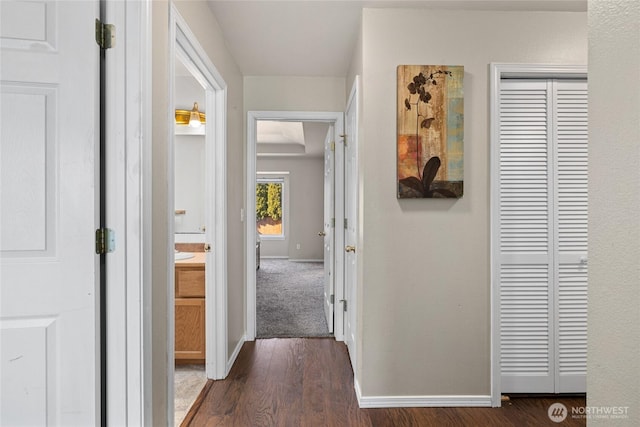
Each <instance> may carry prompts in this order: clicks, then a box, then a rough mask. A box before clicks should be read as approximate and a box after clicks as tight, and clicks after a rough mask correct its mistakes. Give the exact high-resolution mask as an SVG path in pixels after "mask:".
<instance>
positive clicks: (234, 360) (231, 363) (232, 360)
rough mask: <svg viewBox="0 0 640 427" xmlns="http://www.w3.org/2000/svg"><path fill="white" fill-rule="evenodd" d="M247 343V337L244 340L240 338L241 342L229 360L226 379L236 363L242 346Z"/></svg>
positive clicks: (243, 337)
mask: <svg viewBox="0 0 640 427" xmlns="http://www.w3.org/2000/svg"><path fill="white" fill-rule="evenodd" d="M245 341H247V336H246V335H243V336H242V338H240V341H238V345H236V348H234V349H233V353H231V357H230V358H229V360H227V373H226V374H225V378H226V377H227V375H229V372H230V371H231V368H232V367H233V364H234V363H235V362H236V359H237V358H238V354H239V353H240V349H241V348H242V345H243V344H244V343H245Z"/></svg>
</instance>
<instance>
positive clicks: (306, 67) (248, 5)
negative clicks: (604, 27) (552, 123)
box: [208, 0, 587, 77]
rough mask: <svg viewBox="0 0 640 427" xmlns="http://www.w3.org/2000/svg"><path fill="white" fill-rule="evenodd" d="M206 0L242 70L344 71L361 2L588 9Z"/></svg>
mask: <svg viewBox="0 0 640 427" xmlns="http://www.w3.org/2000/svg"><path fill="white" fill-rule="evenodd" d="M208 1H209V6H210V7H211V9H212V10H213V13H214V14H215V15H216V18H217V20H218V23H219V24H220V27H221V29H222V33H223V35H224V38H225V40H226V43H227V47H228V49H229V51H230V52H231V55H232V56H233V57H234V59H235V60H236V62H237V64H238V66H239V67H240V71H241V72H242V74H243V75H245V76H324V77H344V76H346V75H347V71H348V67H349V64H350V62H351V57H352V55H353V50H354V47H355V44H356V41H357V36H358V31H359V27H360V17H361V13H362V8H364V7H373V8H390V7H394V8H424V9H441V10H496V11H498V10H502V11H518V10H522V11H524V10H527V11H586V10H587V0H422V1H404V0H395V1H394V0H392V1H388V0H387V1H371V0H350V1H340V0H325V1H311V0H310V1H307V0H297V1H296V0H289V1H271V0H259V1H244V0H208Z"/></svg>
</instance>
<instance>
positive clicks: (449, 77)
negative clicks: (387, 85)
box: [397, 65, 464, 199]
mask: <svg viewBox="0 0 640 427" xmlns="http://www.w3.org/2000/svg"><path fill="white" fill-rule="evenodd" d="M463 77H464V67H462V66H457V65H456V66H450V65H400V66H398V102H397V112H398V127H397V132H398V136H397V156H398V169H397V175H398V176H397V180H398V198H399V199H409V198H459V197H462V193H463V180H464V96H463Z"/></svg>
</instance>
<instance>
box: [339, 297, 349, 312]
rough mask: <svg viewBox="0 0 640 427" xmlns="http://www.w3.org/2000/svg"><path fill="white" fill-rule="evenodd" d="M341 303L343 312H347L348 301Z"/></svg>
mask: <svg viewBox="0 0 640 427" xmlns="http://www.w3.org/2000/svg"><path fill="white" fill-rule="evenodd" d="M340 302H341V303H342V311H347V300H346V299H341V300H340Z"/></svg>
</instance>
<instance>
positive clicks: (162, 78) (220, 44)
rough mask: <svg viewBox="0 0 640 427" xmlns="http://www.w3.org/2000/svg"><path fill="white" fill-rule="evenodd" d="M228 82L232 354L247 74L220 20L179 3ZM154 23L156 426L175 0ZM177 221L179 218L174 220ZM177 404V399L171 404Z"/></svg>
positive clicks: (161, 5) (156, 6)
mask: <svg viewBox="0 0 640 427" xmlns="http://www.w3.org/2000/svg"><path fill="white" fill-rule="evenodd" d="M174 3H175V5H176V7H177V8H178V10H179V12H180V14H181V15H182V17H183V18H184V19H185V20H186V22H187V24H188V25H189V27H190V28H191V30H192V31H193V33H194V34H195V36H196V38H197V39H198V41H199V42H200V44H201V45H202V47H203V48H204V50H205V51H206V53H207V55H208V56H209V59H210V60H211V62H212V63H213V64H214V65H215V67H216V68H217V69H218V71H219V72H220V74H221V75H222V77H223V79H224V80H225V82H226V84H227V207H228V209H227V283H228V331H229V337H228V338H229V341H228V345H229V353H231V352H232V351H233V350H234V348H235V346H236V345H237V343H238V342H239V341H240V340H241V339H242V337H243V336H244V331H245V325H244V320H245V314H244V313H245V311H244V310H245V309H244V299H245V298H244V280H245V279H244V270H245V268H244V241H245V238H244V227H243V224H242V223H241V222H240V209H241V208H242V207H243V205H244V185H243V182H244V179H243V168H244V150H243V147H244V138H243V110H242V99H243V98H242V90H243V82H242V75H241V74H240V71H239V69H238V67H237V66H236V64H235V62H234V60H233V58H232V57H231V55H230V54H229V52H228V51H227V49H226V46H225V44H224V39H223V38H222V34H221V32H220V28H219V26H218V23H217V21H216V19H215V17H214V15H213V13H212V12H211V11H210V9H209V7H208V6H207V3H206V2H200V1H176V2H174ZM151 6H152V26H153V143H152V146H153V153H152V163H153V219H152V222H153V225H152V226H153V254H152V257H153V291H152V293H153V310H152V311H153V352H154V354H153V396H152V398H153V424H154V425H167V424H168V423H167V420H166V414H167V401H166V395H167V371H168V369H167V354H166V349H167V324H166V322H167V312H166V310H167V299H166V296H167V284H168V277H167V269H168V266H167V247H168V242H169V236H168V235H167V224H168V221H169V220H170V218H168V217H167V212H168V210H167V203H168V199H167V194H168V173H167V169H168V168H167V164H168V150H167V148H168V141H167V135H168V134H169V131H170V130H169V126H170V127H171V129H173V123H171V122H170V121H168V120H167V112H168V111H170V107H169V105H168V90H169V86H168V66H169V58H168V45H169V44H168V43H169V41H168V34H169V33H168V22H169V18H168V16H169V3H168V2H167V1H164V0H158V1H156V0H154V1H153V2H151ZM171 220H173V218H171ZM171 404H173V403H171Z"/></svg>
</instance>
